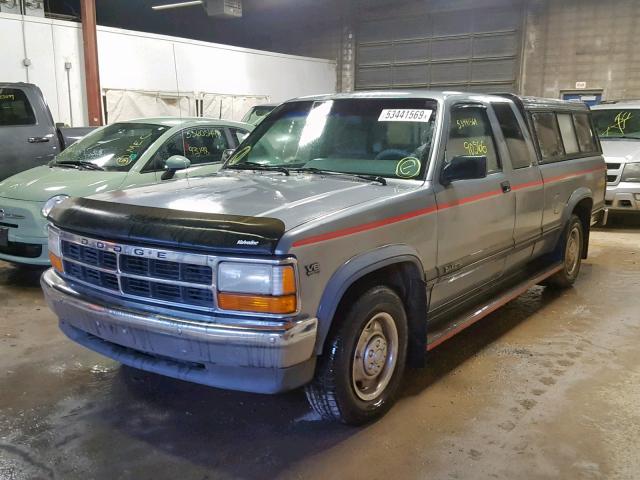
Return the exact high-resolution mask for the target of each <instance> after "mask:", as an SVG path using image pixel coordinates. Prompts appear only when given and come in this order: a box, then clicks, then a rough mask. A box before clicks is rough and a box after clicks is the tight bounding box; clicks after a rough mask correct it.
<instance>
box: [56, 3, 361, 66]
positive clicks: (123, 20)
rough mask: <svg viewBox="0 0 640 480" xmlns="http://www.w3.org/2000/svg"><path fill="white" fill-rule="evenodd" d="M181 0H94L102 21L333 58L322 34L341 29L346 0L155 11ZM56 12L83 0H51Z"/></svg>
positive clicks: (73, 9) (70, 10) (69, 11)
mask: <svg viewBox="0 0 640 480" xmlns="http://www.w3.org/2000/svg"><path fill="white" fill-rule="evenodd" d="M177 1H179V0H133V1H132V0H108V1H107V0H96V8H97V21H98V24H99V25H104V26H109V27H117V28H126V29H130V30H139V31H144V32H150V33H158V34H163V35H173V36H179V37H187V38H192V39H196V40H203V41H208V42H217V43H224V44H229V45H236V46H240V47H246V48H257V49H262V50H271V51H278V52H282V53H292V54H301V55H312V56H323V57H327V58H335V55H336V51H335V49H334V48H332V47H331V46H329V45H326V44H327V43H331V42H328V41H325V40H321V41H320V44H321V45H315V46H314V45H313V43H314V41H316V42H317V41H318V39H319V38H321V39H326V37H327V35H328V34H332V33H333V32H334V31H336V30H337V26H338V25H339V19H340V16H341V14H342V10H343V9H344V5H345V3H348V2H344V1H342V2H341V1H340V0H243V2H242V4H243V5H242V7H243V16H242V18H238V19H219V18H211V17H208V16H207V15H205V14H204V11H203V8H202V7H201V6H193V7H185V8H178V9H172V10H163V11H154V10H152V9H151V7H152V6H154V5H161V4H166V3H176V2H177ZM48 7H49V11H50V12H51V13H52V14H54V15H62V16H71V17H75V18H76V19H79V17H80V2H79V0H49V1H48Z"/></svg>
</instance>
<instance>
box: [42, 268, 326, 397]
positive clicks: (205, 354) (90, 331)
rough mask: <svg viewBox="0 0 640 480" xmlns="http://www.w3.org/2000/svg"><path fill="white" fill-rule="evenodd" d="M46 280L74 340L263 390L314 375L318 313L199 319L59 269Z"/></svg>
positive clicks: (171, 370) (178, 371)
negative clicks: (88, 292)
mask: <svg viewBox="0 0 640 480" xmlns="http://www.w3.org/2000/svg"><path fill="white" fill-rule="evenodd" d="M40 283H41V285H42V289H43V291H44V294H45V298H46V300H47V303H48V304H49V306H50V308H51V309H52V310H53V311H54V312H55V314H56V315H57V316H58V318H59V321H60V329H61V330H62V331H63V332H64V333H65V334H66V335H67V336H68V337H69V338H70V339H71V340H73V341H75V342H77V343H79V344H81V345H83V346H85V347H87V348H89V349H91V350H94V351H96V352H98V353H101V354H102V355H105V356H107V357H110V358H113V359H114V360H117V361H119V362H121V363H124V364H125V365H129V366H132V367H134V368H139V369H141V370H146V371H149V372H154V373H158V374H161V375H167V376H169V377H173V378H178V379H181V380H186V381H190V382H194V383H201V384H204V385H209V386H213V387H220V388H226V389H231V390H242V391H247V392H257V393H277V392H281V391H286V390H290V389H293V388H296V387H299V386H301V385H304V384H305V383H307V382H309V381H310V380H311V378H312V377H313V373H314V369H315V360H316V357H315V355H314V352H313V350H314V345H315V341H316V330H317V319H315V318H310V319H305V320H299V321H293V322H289V323H287V324H283V325H282V327H278V328H275V327H267V328H260V327H257V326H254V327H245V326H241V327H239V326H236V325H233V326H231V325H225V324H224V323H223V320H222V319H216V323H208V322H207V323H205V322H195V321H190V320H185V319H181V318H178V317H169V316H165V315H160V314H151V313H148V312H143V311H135V310H129V309H124V308H120V307H118V306H110V305H106V304H105V303H104V302H97V301H91V300H89V299H87V298H86V297H83V296H82V295H81V294H80V293H79V292H78V291H77V290H75V289H74V288H73V285H71V284H70V283H68V282H66V281H65V280H64V279H63V278H62V277H60V276H59V275H58V274H57V273H56V272H55V271H54V270H53V269H49V270H47V271H46V272H44V274H43V275H42V278H41V281H40Z"/></svg>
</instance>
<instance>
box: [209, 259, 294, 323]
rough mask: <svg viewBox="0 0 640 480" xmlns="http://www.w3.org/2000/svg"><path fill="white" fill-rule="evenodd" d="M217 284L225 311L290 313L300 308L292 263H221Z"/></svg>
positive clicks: (221, 304) (219, 297)
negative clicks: (298, 306)
mask: <svg viewBox="0 0 640 480" xmlns="http://www.w3.org/2000/svg"><path fill="white" fill-rule="evenodd" d="M217 285H218V306H219V307H220V308H221V309H223V310H233V311H242V312H255V313H274V314H287V313H294V312H295V311H296V309H297V296H296V275H295V269H294V267H293V265H270V264H264V263H262V264H258V263H240V262H221V263H220V265H219V266H218V276H217Z"/></svg>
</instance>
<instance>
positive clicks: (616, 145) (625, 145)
mask: <svg viewBox="0 0 640 480" xmlns="http://www.w3.org/2000/svg"><path fill="white" fill-rule="evenodd" d="M600 143H601V144H602V153H603V154H604V158H605V160H606V161H607V162H609V163H611V162H613V163H631V162H640V140H605V139H600Z"/></svg>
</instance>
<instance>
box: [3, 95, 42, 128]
mask: <svg viewBox="0 0 640 480" xmlns="http://www.w3.org/2000/svg"><path fill="white" fill-rule="evenodd" d="M35 123H36V117H35V115H34V114H33V109H32V108H31V104H30V103H29V99H28V98H27V96H26V95H25V93H24V92H23V91H22V90H20V89H17V88H0V127H6V126H14V125H34V124H35Z"/></svg>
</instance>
